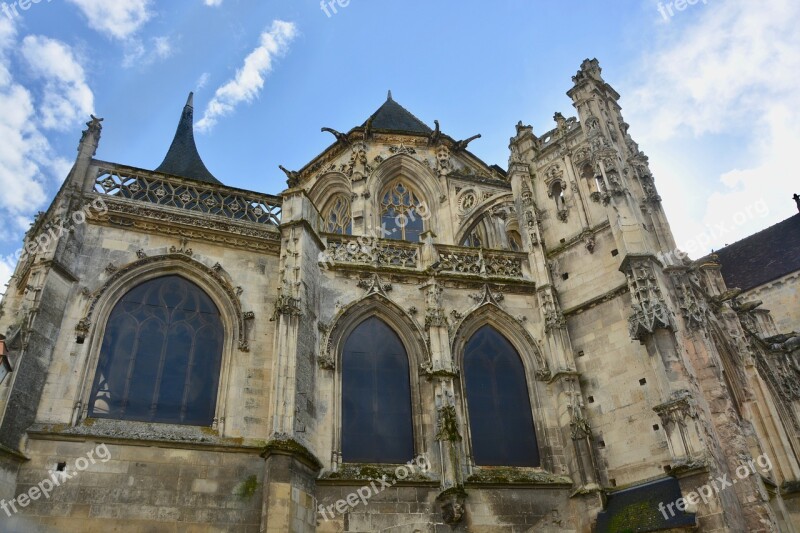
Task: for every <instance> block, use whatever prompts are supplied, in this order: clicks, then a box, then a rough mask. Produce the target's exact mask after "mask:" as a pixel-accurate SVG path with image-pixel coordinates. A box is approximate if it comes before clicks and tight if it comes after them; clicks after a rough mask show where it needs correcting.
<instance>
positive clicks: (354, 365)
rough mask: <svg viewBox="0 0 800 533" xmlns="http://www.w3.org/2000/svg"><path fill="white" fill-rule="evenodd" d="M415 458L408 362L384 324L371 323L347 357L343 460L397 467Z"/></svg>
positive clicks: (357, 333)
mask: <svg viewBox="0 0 800 533" xmlns="http://www.w3.org/2000/svg"><path fill="white" fill-rule="evenodd" d="M413 457H414V441H413V430H412V422H411V385H410V381H409V364H408V356H407V354H406V350H405V348H404V347H403V343H402V342H401V341H400V338H399V337H398V336H397V334H396V333H395V332H394V331H393V330H392V329H391V328H390V327H389V326H388V325H386V323H385V322H383V321H382V320H380V319H378V318H375V317H373V318H368V319H367V320H365V321H364V322H362V323H361V324H360V325H359V326H358V327H356V329H355V330H353V332H352V333H351V334H350V336H349V337H348V339H347V341H346V342H345V346H344V353H343V355H342V458H343V460H344V461H345V462H348V463H394V464H397V463H405V462H407V461H410V460H411V459H410V458H413Z"/></svg>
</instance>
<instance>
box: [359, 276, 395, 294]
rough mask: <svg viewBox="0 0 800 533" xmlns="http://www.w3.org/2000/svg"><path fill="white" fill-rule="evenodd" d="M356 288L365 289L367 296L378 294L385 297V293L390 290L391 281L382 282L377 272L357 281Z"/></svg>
mask: <svg viewBox="0 0 800 533" xmlns="http://www.w3.org/2000/svg"><path fill="white" fill-rule="evenodd" d="M358 288H360V289H364V290H365V291H367V296H369V295H371V294H380V295H381V296H384V297H386V293H388V292H391V290H392V285H391V283H383V282H382V281H381V278H380V276H379V275H378V274H373V275H372V277H369V278H362V279H360V280H359V281H358Z"/></svg>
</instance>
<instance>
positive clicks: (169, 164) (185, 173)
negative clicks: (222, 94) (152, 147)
mask: <svg viewBox="0 0 800 533" xmlns="http://www.w3.org/2000/svg"><path fill="white" fill-rule="evenodd" d="M156 172H163V173H164V174H172V175H173V176H180V177H182V178H189V179H193V180H198V181H205V182H207V183H215V184H219V185H222V183H221V182H220V181H219V180H218V179H217V178H215V177H214V175H213V174H211V172H209V171H208V169H207V168H206V165H205V164H204V163H203V160H202V159H201V158H200V154H199V153H198V151H197V145H196V144H195V143H194V94H193V93H189V100H188V101H187V102H186V107H184V108H183V113H182V114H181V120H180V122H179V123H178V129H177V130H176V131H175V138H174V139H173V140H172V145H171V146H170V147H169V151H168V152H167V156H166V157H165V158H164V162H163V163H161V165H159V167H158V168H157V169H156Z"/></svg>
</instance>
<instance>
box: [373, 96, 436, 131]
mask: <svg viewBox="0 0 800 533" xmlns="http://www.w3.org/2000/svg"><path fill="white" fill-rule="evenodd" d="M370 122H372V124H371V127H372V129H373V130H387V131H398V132H408V133H421V134H425V135H428V134H430V133H431V132H432V131H433V130H431V129H430V128H429V127H428V126H427V125H426V124H425V123H424V122H422V121H421V120H420V119H418V118H417V117H415V116H414V115H413V114H411V112H410V111H409V110H408V109H406V108H405V107H403V106H401V105H400V104H398V103H397V102H395V101H394V100H393V99H392V93H391V91H390V92H389V96H388V98H387V99H386V102H385V103H384V104H383V105H382V106H381V107H380V108H379V109H378V110H377V111H376V112H375V113H374V114H373V115H372V116H371V117H369V118H368V119H367V121H366V122H365V123H364V124H363V125H362V127H365V126H366V125H367V124H369V123H370Z"/></svg>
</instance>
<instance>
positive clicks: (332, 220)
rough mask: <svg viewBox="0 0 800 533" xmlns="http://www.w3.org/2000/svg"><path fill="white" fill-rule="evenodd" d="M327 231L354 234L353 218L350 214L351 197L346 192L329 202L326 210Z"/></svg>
mask: <svg viewBox="0 0 800 533" xmlns="http://www.w3.org/2000/svg"><path fill="white" fill-rule="evenodd" d="M323 216H324V217H325V231H326V232H328V233H338V234H340V235H352V234H353V219H352V216H351V214H350V199H349V198H348V197H347V196H345V195H344V194H338V195H336V196H335V197H334V198H333V199H332V200H331V201H330V202H328V209H327V210H326V211H325V213H324V215H323Z"/></svg>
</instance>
